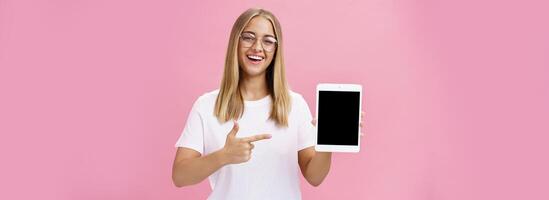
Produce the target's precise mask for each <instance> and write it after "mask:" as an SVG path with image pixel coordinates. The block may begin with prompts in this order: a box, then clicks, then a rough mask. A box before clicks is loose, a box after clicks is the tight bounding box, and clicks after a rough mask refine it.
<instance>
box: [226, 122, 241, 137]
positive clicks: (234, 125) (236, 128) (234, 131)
mask: <svg viewBox="0 0 549 200" xmlns="http://www.w3.org/2000/svg"><path fill="white" fill-rule="evenodd" d="M233 123H234V124H233V129H231V132H229V134H228V135H227V136H230V137H235V136H236V133H237V132H238V128H239V127H238V122H236V120H233Z"/></svg>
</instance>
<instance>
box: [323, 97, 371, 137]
mask: <svg viewBox="0 0 549 200" xmlns="http://www.w3.org/2000/svg"><path fill="white" fill-rule="evenodd" d="M318 95H319V96H318V113H317V114H318V123H317V125H318V127H317V128H318V133H317V134H318V135H317V140H318V141H317V142H318V144H322V145H354V146H356V145H358V127H359V126H358V123H359V120H360V119H359V116H360V114H359V112H360V111H359V109H360V92H353V91H318Z"/></svg>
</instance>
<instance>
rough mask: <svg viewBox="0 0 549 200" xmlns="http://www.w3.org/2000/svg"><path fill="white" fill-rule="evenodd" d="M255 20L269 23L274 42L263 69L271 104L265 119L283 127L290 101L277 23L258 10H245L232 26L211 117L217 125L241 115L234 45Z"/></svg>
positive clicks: (278, 24) (238, 75)
mask: <svg viewBox="0 0 549 200" xmlns="http://www.w3.org/2000/svg"><path fill="white" fill-rule="evenodd" d="M256 16H261V17H264V18H265V19H267V20H269V21H270V22H271V24H272V25H273V28H274V32H275V37H276V38H277V48H276V52H275V54H274V57H273V60H272V61H271V63H270V64H269V66H268V67H267V69H266V70H267V74H266V79H267V86H268V90H269V93H270V94H271V98H272V102H273V103H272V108H271V113H270V116H269V118H270V119H271V120H274V121H275V123H276V124H277V125H278V126H283V127H287V126H288V115H289V112H290V109H291V103H290V101H291V100H290V95H289V88H288V83H287V82H286V76H285V69H284V59H283V54H282V47H283V45H282V44H283V42H282V32H281V28H280V23H279V22H278V19H277V18H276V17H275V16H274V15H273V14H272V13H271V12H269V11H267V10H263V9H259V8H250V9H248V10H246V11H245V12H244V13H242V14H241V15H240V16H239V17H238V19H237V20H236V22H235V23H234V25H233V28H232V30H231V36H230V38H229V46H228V48H227V55H226V58H225V70H224V72H223V79H222V81H221V87H220V88H219V95H218V96H217V100H216V102H215V109H214V115H215V116H216V117H217V119H218V120H219V121H220V122H226V121H229V120H232V119H234V120H237V119H239V118H240V117H242V114H243V113H244V99H243V98H242V93H241V91H240V87H239V84H240V77H241V74H240V68H239V65H238V42H239V38H240V34H241V33H242V31H243V29H244V27H245V26H246V25H247V24H248V22H249V21H250V20H251V19H252V18H253V17H256Z"/></svg>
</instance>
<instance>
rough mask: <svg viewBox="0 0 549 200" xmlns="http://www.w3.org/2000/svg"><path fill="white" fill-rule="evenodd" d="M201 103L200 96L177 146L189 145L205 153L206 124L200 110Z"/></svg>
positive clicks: (188, 146)
mask: <svg viewBox="0 0 549 200" xmlns="http://www.w3.org/2000/svg"><path fill="white" fill-rule="evenodd" d="M199 104H200V98H199V99H198V100H196V101H195V102H194V104H193V107H192V108H191V112H190V113H189V116H188V117H187V123H186V125H185V127H184V128H183V131H182V133H181V136H179V139H178V140H177V143H176V144H175V147H187V148H190V149H193V150H195V151H198V152H199V153H200V154H204V124H203V121H202V116H201V114H200V112H199Z"/></svg>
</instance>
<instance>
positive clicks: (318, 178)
mask: <svg viewBox="0 0 549 200" xmlns="http://www.w3.org/2000/svg"><path fill="white" fill-rule="evenodd" d="M298 162H299V168H300V169H301V173H302V174H303V176H304V177H305V179H306V180H307V182H309V184H311V185H313V186H315V187H316V186H319V185H320V184H321V183H322V181H324V178H326V176H327V175H328V172H330V165H331V163H332V153H331V152H316V151H315V148H314V147H309V148H306V149H303V150H300V151H299V152H298Z"/></svg>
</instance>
